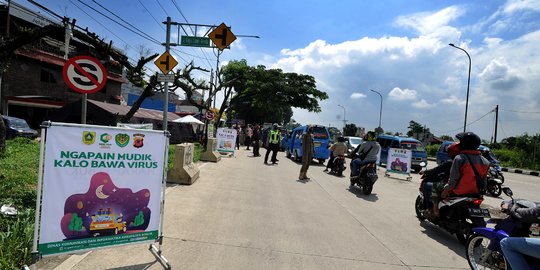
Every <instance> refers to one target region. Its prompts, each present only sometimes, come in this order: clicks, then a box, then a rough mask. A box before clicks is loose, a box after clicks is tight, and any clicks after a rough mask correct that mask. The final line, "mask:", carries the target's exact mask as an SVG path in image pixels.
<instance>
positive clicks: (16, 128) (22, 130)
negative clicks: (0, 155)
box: [2, 115, 38, 139]
mask: <svg viewBox="0 0 540 270" xmlns="http://www.w3.org/2000/svg"><path fill="white" fill-rule="evenodd" d="M2 120H3V121H4V124H5V125H6V139H12V138H15V137H26V138H30V139H35V138H37V136H38V133H37V131H35V130H33V129H31V128H30V127H29V126H28V123H26V120H24V119H20V118H17V117H12V116H5V115H2Z"/></svg>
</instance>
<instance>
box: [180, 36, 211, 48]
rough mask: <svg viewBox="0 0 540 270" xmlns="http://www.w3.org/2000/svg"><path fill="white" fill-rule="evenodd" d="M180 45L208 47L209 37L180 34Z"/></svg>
mask: <svg viewBox="0 0 540 270" xmlns="http://www.w3.org/2000/svg"><path fill="white" fill-rule="evenodd" d="M180 45H182V46H191V47H210V38H207V37H190V36H182V37H181V38H180Z"/></svg>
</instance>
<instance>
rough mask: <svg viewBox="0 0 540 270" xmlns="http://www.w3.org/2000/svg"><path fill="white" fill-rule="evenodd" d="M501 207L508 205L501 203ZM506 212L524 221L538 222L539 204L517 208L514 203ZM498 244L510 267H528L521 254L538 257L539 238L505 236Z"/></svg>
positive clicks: (539, 218) (539, 214)
mask: <svg viewBox="0 0 540 270" xmlns="http://www.w3.org/2000/svg"><path fill="white" fill-rule="evenodd" d="M502 207H503V209H507V208H508V207H509V205H508V204H504V203H503V205H502ZM508 213H509V214H510V215H511V216H512V217H514V218H516V219H517V220H521V221H524V222H528V223H538V222H540V206H537V207H533V208H519V206H518V205H517V204H514V205H513V206H512V207H511V208H510V211H508ZM500 245H501V250H502V252H503V254H504V257H505V258H506V261H507V262H508V264H510V267H511V268H512V269H529V266H528V264H527V262H526V261H525V259H524V258H523V254H525V255H527V256H531V257H534V258H539V259H540V238H532V237H506V238H504V239H502V240H501V243H500Z"/></svg>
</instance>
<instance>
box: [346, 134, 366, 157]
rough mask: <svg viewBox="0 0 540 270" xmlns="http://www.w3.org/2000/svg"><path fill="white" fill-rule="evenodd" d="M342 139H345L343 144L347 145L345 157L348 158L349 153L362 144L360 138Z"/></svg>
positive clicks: (349, 137)
mask: <svg viewBox="0 0 540 270" xmlns="http://www.w3.org/2000/svg"><path fill="white" fill-rule="evenodd" d="M343 138H345V144H347V156H350V154H351V152H352V151H353V150H354V149H356V147H357V146H359V145H361V144H362V138H360V137H351V136H346V137H343Z"/></svg>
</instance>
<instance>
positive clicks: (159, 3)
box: [156, 0, 170, 17]
mask: <svg viewBox="0 0 540 270" xmlns="http://www.w3.org/2000/svg"><path fill="white" fill-rule="evenodd" d="M156 2H157V3H158V5H159V6H160V7H161V9H162V10H163V12H165V14H167V17H170V16H169V13H167V10H165V8H164V7H163V6H162V5H161V2H159V0H156Z"/></svg>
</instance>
